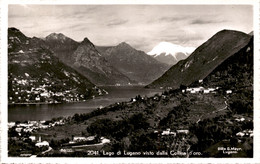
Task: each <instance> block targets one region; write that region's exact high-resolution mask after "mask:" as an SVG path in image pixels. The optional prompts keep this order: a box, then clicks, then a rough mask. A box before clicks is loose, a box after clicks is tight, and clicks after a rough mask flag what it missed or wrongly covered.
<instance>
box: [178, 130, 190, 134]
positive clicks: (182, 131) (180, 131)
mask: <svg viewBox="0 0 260 164" xmlns="http://www.w3.org/2000/svg"><path fill="white" fill-rule="evenodd" d="M177 133H182V134H188V133H189V130H177Z"/></svg>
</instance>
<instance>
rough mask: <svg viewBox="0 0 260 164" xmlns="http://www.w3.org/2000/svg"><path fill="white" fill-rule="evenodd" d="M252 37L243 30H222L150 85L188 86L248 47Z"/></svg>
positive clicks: (156, 86) (157, 86)
mask: <svg viewBox="0 0 260 164" xmlns="http://www.w3.org/2000/svg"><path fill="white" fill-rule="evenodd" d="M250 39H251V36H250V35H247V34H245V33H242V32H238V31H231V30H222V31H220V32H218V33H217V34H215V35H214V36H213V37H211V38H210V39H209V40H208V41H206V42H205V43H203V44H202V45H201V46H200V47H198V48H197V49H196V50H195V51H194V52H193V53H192V54H191V55H190V56H189V57H188V58H187V59H185V60H182V61H180V62H178V63H177V64H176V65H174V66H172V67H171V68H170V69H169V70H168V71H167V72H165V74H163V75H162V76H161V77H160V78H158V79H157V80H155V81H154V82H152V83H151V84H149V85H148V87H152V88H159V87H172V88H179V87H180V86H181V85H185V86H188V85H190V84H191V83H193V82H195V81H198V80H200V79H204V78H205V77H207V76H208V75H209V74H210V73H211V72H212V71H213V70H214V69H215V68H216V67H217V66H219V65H220V64H221V63H222V62H223V61H225V60H226V59H227V58H229V57H230V56H232V55H234V54H235V53H237V52H239V51H240V50H241V49H243V48H244V47H246V46H247V45H248V43H249V41H250Z"/></svg>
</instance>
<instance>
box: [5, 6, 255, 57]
mask: <svg viewBox="0 0 260 164" xmlns="http://www.w3.org/2000/svg"><path fill="white" fill-rule="evenodd" d="M8 27H16V28H18V29H19V30H21V32H23V33H24V34H25V35H26V36H28V37H33V36H36V37H46V36H47V35H49V34H51V33H53V32H56V33H63V34H64V35H66V36H68V37H70V38H72V39H74V40H76V41H82V40H83V39H84V38H85V37H87V38H88V39H89V40H90V41H91V42H92V43H93V44H95V45H99V46H115V45H118V44H119V43H121V42H126V43H128V44H130V45H131V46H133V47H134V48H136V49H138V50H142V51H145V52H148V51H150V50H151V49H152V48H153V47H155V46H156V45H157V44H159V43H160V42H163V41H166V42H171V43H173V44H177V45H181V46H184V47H195V48H196V47H198V46H200V45H201V44H202V43H204V42H205V41H206V40H208V39H209V38H210V37H211V36H213V35H214V34H215V33H217V32H218V31H220V30H223V29H230V30H237V31H242V32H245V33H249V32H251V31H252V30H253V6H250V5H9V7H8Z"/></svg>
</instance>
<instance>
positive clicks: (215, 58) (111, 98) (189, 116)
mask: <svg viewBox="0 0 260 164" xmlns="http://www.w3.org/2000/svg"><path fill="white" fill-rule="evenodd" d="M9 30H11V31H10V37H9V42H10V44H9V52H8V66H9V68H8V69H9V70H8V84H9V85H8V98H9V103H10V104H13V105H18V104H24V103H46V104H47V106H45V107H46V108H44V110H43V112H46V111H47V112H48V110H49V109H50V108H52V105H53V106H54V105H57V106H60V108H61V109H66V108H65V106H68V107H69V108H71V109H68V110H70V112H69V113H67V114H65V115H64V114H62V112H61V111H60V110H59V109H58V108H57V109H54V108H53V110H56V111H57V113H58V114H57V115H54V114H52V113H51V112H50V113H51V114H50V115H48V116H47V117H44V119H41V118H37V119H36V117H35V120H34V121H31V120H29V119H24V120H21V121H20V120H13V121H9V129H8V146H9V148H8V149H9V152H8V155H9V156H12V157H13V156H26V155H27V156H35V155H37V157H108V156H109V157H185V158H186V157H189V158H198V157H230V158H232V157H249V158H250V157H253V136H254V133H253V130H254V120H253V113H254V110H253V109H254V108H253V91H254V89H253V49H254V47H253V36H251V35H248V34H245V33H242V32H239V31H232V30H222V31H220V32H218V33H216V34H215V35H214V36H213V37H211V38H210V39H209V40H208V41H206V42H205V43H203V44H202V45H201V46H199V47H198V48H197V49H196V50H195V51H194V52H193V53H191V54H190V55H189V57H187V58H183V60H180V61H178V62H177V64H175V65H172V66H171V65H168V64H166V63H162V62H159V61H158V60H157V59H154V58H153V57H152V56H149V55H147V54H146V53H145V52H143V51H138V50H136V49H134V48H133V47H131V46H130V45H129V44H127V43H125V42H123V43H120V44H119V45H117V46H107V47H102V46H97V47H96V46H95V45H94V44H93V43H92V42H90V40H89V39H88V38H85V39H84V40H83V41H82V42H80V43H78V42H75V41H73V40H71V39H68V38H67V37H65V36H64V35H62V34H51V35H49V36H48V37H46V39H45V40H41V42H42V44H41V45H44V46H40V45H38V46H37V45H35V44H34V45H30V41H31V38H28V37H26V36H25V35H23V34H22V33H21V32H20V31H19V30H17V29H9ZM11 37H12V38H11ZM15 37H16V39H14V38H15ZM17 38H18V39H17ZM34 39H35V38H34ZM56 39H58V40H56ZM18 40H19V41H18ZM53 40H56V41H55V42H54V41H53ZM28 41H29V42H28ZM38 41H39V40H38ZM50 41H51V42H50ZM67 41H68V44H69V45H71V47H67V46H64V45H65V44H67V43H66V42H67ZM48 42H50V43H49V45H48ZM27 43H28V44H27ZM63 43H64V45H63ZM53 45H56V46H53ZM52 46H53V47H52ZM64 47H66V48H67V49H64ZM63 49H64V51H66V52H67V53H63ZM70 66H71V67H70ZM117 77H120V78H117ZM120 80H122V81H120ZM138 84H139V85H138ZM144 84H145V85H146V84H148V85H147V86H146V88H144ZM108 85H110V87H117V90H113V89H112V90H109V88H108ZM127 88H128V90H127ZM110 89H111V88H110ZM113 92H114V93H115V94H114V95H113ZM28 95H29V96H28ZM39 98H40V99H39ZM99 100H100V101H99ZM106 100H108V101H106ZM82 101H84V102H83V103H81V105H82V106H81V107H79V106H80V105H79V106H77V105H78V104H77V103H75V106H73V104H72V103H69V102H82ZM55 103H56V104H55ZM66 103H67V104H66ZM46 104H45V105H46ZM63 104H64V105H63ZM71 104H72V105H71ZM41 107H42V106H41ZM41 107H40V108H41ZM78 107H79V108H82V110H81V109H80V110H78V111H77V112H76V110H77V108H78ZM18 108H19V107H18ZM26 108H28V104H27V106H26V107H25V109H23V110H26ZM40 108H39V109H40ZM74 109H75V111H73V110H74ZM37 110H38V109H36V110H35V109H32V110H31V111H37ZM13 111H14V112H13V114H14V115H15V113H16V112H17V110H13ZM28 111H29V112H31V111H30V110H29V109H28ZM22 112H23V111H22ZM59 112H61V113H59ZM11 113H12V112H11V108H10V114H11ZM26 115H27V114H26ZM35 115H37V112H36V113H35ZM39 115H40V114H39ZM56 116H57V117H56ZM10 117H11V116H10Z"/></svg>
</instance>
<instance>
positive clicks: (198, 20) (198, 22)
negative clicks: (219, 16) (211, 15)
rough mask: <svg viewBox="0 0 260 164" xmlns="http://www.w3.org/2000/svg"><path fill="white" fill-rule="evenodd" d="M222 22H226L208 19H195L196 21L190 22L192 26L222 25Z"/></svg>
mask: <svg viewBox="0 0 260 164" xmlns="http://www.w3.org/2000/svg"><path fill="white" fill-rule="evenodd" d="M222 22H225V21H223V20H214V19H211V20H206V19H195V20H192V21H191V22H190V24H199V25H201V24H212V23H222Z"/></svg>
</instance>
